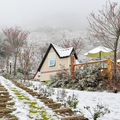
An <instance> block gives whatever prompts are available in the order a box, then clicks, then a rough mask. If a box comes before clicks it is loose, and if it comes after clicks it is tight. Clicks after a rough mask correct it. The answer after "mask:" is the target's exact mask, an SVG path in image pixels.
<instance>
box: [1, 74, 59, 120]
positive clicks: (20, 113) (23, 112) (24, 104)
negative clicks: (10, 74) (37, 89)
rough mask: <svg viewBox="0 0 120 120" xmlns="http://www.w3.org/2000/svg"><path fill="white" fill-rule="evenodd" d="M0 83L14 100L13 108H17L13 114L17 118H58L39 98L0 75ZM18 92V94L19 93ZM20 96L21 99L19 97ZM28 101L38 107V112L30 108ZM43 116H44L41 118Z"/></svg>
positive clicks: (56, 119)
mask: <svg viewBox="0 0 120 120" xmlns="http://www.w3.org/2000/svg"><path fill="white" fill-rule="evenodd" d="M0 83H1V84H2V85H4V86H5V88H6V89H8V91H9V93H10V95H12V98H13V100H12V101H14V102H15V105H14V108H17V110H16V111H14V112H13V114H14V115H15V116H16V117H18V119H19V120H35V119H41V120H44V118H45V117H47V118H49V119H50V120H59V118H58V117H57V116H56V115H55V113H53V112H52V110H51V109H50V108H48V107H47V106H45V105H44V103H42V102H40V100H38V99H36V98H35V97H32V96H31V95H30V94H28V93H27V92H26V91H25V90H22V89H21V88H19V87H17V86H15V85H14V84H13V83H12V82H11V81H9V80H7V79H5V78H3V77H2V76H0ZM19 94H20V95H19ZM20 96H22V98H23V99H21V98H20ZM29 103H34V104H35V106H36V107H38V109H39V111H40V112H37V113H36V111H38V109H37V110H36V109H34V108H31V107H30V105H33V104H30V105H29ZM43 117H44V118H43Z"/></svg>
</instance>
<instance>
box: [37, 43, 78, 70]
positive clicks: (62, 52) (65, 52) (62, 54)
mask: <svg viewBox="0 0 120 120" xmlns="http://www.w3.org/2000/svg"><path fill="white" fill-rule="evenodd" d="M51 48H53V49H54V50H55V52H56V54H57V55H58V57H59V58H66V57H69V56H70V55H71V53H72V52H73V51H74V56H75V59H78V58H77V55H76V53H75V50H74V48H73V47H70V48H62V47H59V46H58V45H55V44H50V46H49V47H48V50H47V52H46V53H45V56H44V58H43V59H42V62H41V63H40V65H39V67H38V70H37V71H40V69H41V67H42V65H43V63H44V61H45V59H46V57H47V55H48V53H49V51H50V49H51Z"/></svg>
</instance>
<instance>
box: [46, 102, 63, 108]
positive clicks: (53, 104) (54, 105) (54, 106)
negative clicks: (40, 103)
mask: <svg viewBox="0 0 120 120" xmlns="http://www.w3.org/2000/svg"><path fill="white" fill-rule="evenodd" d="M45 105H46V106H48V107H49V108H52V109H59V108H60V107H61V106H62V104H61V103H49V104H45Z"/></svg>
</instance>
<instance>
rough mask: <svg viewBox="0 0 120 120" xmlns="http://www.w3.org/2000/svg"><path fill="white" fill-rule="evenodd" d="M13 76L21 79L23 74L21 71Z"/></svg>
mask: <svg viewBox="0 0 120 120" xmlns="http://www.w3.org/2000/svg"><path fill="white" fill-rule="evenodd" d="M15 78H17V79H23V78H24V75H23V74H22V73H19V72H18V73H17V75H16V76H15Z"/></svg>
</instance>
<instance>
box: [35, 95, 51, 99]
mask: <svg viewBox="0 0 120 120" xmlns="http://www.w3.org/2000/svg"><path fill="white" fill-rule="evenodd" d="M37 99H49V98H47V97H44V96H43V97H37Z"/></svg>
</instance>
